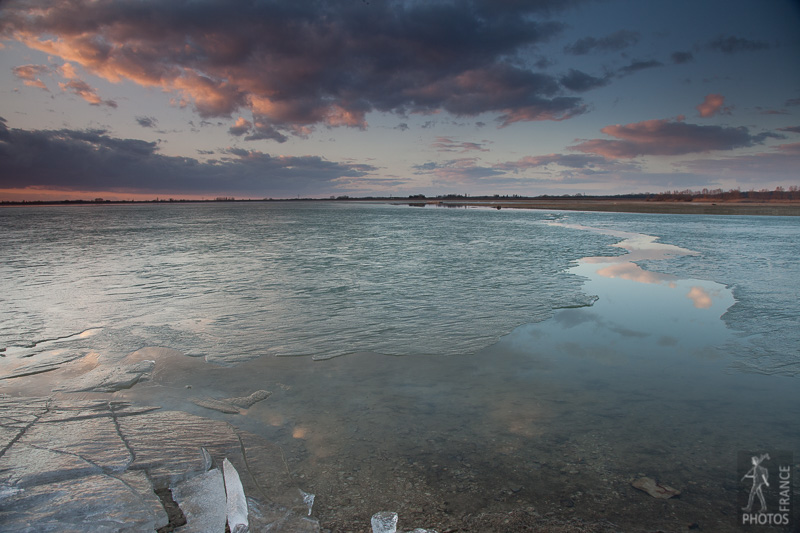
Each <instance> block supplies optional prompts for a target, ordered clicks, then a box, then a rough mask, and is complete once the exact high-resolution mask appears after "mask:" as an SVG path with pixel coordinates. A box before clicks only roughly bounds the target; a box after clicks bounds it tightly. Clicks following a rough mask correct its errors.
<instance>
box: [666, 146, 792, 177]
mask: <svg viewBox="0 0 800 533" xmlns="http://www.w3.org/2000/svg"><path fill="white" fill-rule="evenodd" d="M680 166H681V167H682V168H685V169H688V170H690V171H692V172H697V173H703V174H708V175H715V176H720V175H724V176H726V177H727V178H730V179H733V178H735V179H739V180H741V181H743V182H745V183H750V184H752V183H772V184H773V185H774V184H776V183H777V184H784V185H785V184H786V183H787V180H789V181H788V183H792V182H795V183H796V182H797V169H798V168H800V143H789V144H781V145H779V146H777V147H775V148H773V149H771V150H769V151H765V152H760V153H757V154H747V155H739V156H733V157H725V158H716V159H696V160H693V161H688V162H685V163H681V164H680Z"/></svg>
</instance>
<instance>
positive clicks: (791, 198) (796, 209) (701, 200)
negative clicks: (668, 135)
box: [0, 190, 800, 216]
mask: <svg viewBox="0 0 800 533" xmlns="http://www.w3.org/2000/svg"><path fill="white" fill-rule="evenodd" d="M219 202H233V203H251V202H276V203H292V202H321V203H325V202H352V203H359V202H366V203H368V202H373V203H391V204H396V205H410V206H416V207H486V208H493V209H548V210H553V209H555V210H566V211H607V212H617V213H664V214H688V215H759V216H765V215H766V216H800V193H798V192H797V191H796V190H791V191H786V192H784V191H775V192H773V191H769V192H767V191H760V192H759V193H755V194H754V193H752V192H751V193H749V194H748V193H741V194H736V195H729V193H721V194H719V195H716V196H706V195H687V194H665V193H661V194H657V195H648V194H631V195H618V196H580V195H575V196H537V197H522V196H462V195H448V196H437V197H433V198H428V197H425V196H423V195H412V196H408V197H397V196H394V197H391V196H390V197H363V198H353V197H349V196H338V197H331V198H291V199H272V198H264V199H235V198H232V197H225V198H216V199H213V200H194V199H192V200H188V199H174V198H169V199H155V200H127V201H116V200H104V199H102V198H96V199H94V200H62V201H21V202H17V201H14V202H11V201H4V202H0V207H18V206H92V205H133V204H136V205H138V204H176V203H219Z"/></svg>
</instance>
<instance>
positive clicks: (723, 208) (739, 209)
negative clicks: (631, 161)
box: [393, 197, 800, 216]
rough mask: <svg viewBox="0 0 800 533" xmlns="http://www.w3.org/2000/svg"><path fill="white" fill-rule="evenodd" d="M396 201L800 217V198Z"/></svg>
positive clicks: (397, 202) (482, 205)
mask: <svg viewBox="0 0 800 533" xmlns="http://www.w3.org/2000/svg"><path fill="white" fill-rule="evenodd" d="M393 203H396V204H407V205H415V206H422V205H437V206H441V207H488V208H494V209H542V210H563V211H602V212H611V213H653V214H673V215H756V216H800V201H797V200H785V201H780V200H775V201H771V202H741V201H727V202H726V201H715V202H708V201H692V202H681V201H646V200H628V199H613V198H582V199H579V198H574V197H573V198H551V199H519V200H510V199H508V200H507V199H501V200H475V201H470V200H428V201H402V202H400V201H394V202H393Z"/></svg>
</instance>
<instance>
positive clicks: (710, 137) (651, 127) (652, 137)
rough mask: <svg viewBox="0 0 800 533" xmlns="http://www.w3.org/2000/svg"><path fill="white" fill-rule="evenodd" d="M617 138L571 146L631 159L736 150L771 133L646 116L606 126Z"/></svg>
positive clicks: (576, 148) (605, 130)
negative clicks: (753, 133) (633, 120)
mask: <svg viewBox="0 0 800 533" xmlns="http://www.w3.org/2000/svg"><path fill="white" fill-rule="evenodd" d="M600 131H602V132H603V133H605V134H606V135H610V136H612V137H616V138H617V140H607V139H591V140H587V141H584V142H582V143H580V144H577V145H575V146H571V147H570V149H571V150H577V151H579V152H584V153H592V154H597V155H602V156H604V157H607V158H609V159H630V158H634V157H638V156H642V155H658V156H663V155H667V156H672V155H684V154H692V153H706V152H710V151H714V150H733V149H735V148H742V147H747V146H753V145H755V144H758V143H760V142H763V140H764V139H765V137H767V136H768V135H765V134H759V135H751V134H750V132H749V131H748V130H747V128H745V127H739V128H732V127H723V126H700V125H697V124H686V123H685V122H683V117H678V120H645V121H643V122H636V123H633V124H626V125H624V126H623V125H619V124H617V125H614V126H606V127H605V128H603V129H602V130H600Z"/></svg>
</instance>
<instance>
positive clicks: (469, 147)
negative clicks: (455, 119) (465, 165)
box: [431, 137, 489, 154]
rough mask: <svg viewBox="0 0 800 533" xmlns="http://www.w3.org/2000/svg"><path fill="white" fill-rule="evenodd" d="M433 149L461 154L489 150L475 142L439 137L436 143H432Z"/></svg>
mask: <svg viewBox="0 0 800 533" xmlns="http://www.w3.org/2000/svg"><path fill="white" fill-rule="evenodd" d="M431 148H433V149H434V150H436V151H437V152H459V153H462V154H463V153H466V152H474V151H477V152H488V151H489V149H488V148H484V147H483V144H482V143H474V142H466V141H454V140H453V139H451V138H450V137H437V138H436V140H435V141H434V142H432V143H431Z"/></svg>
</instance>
